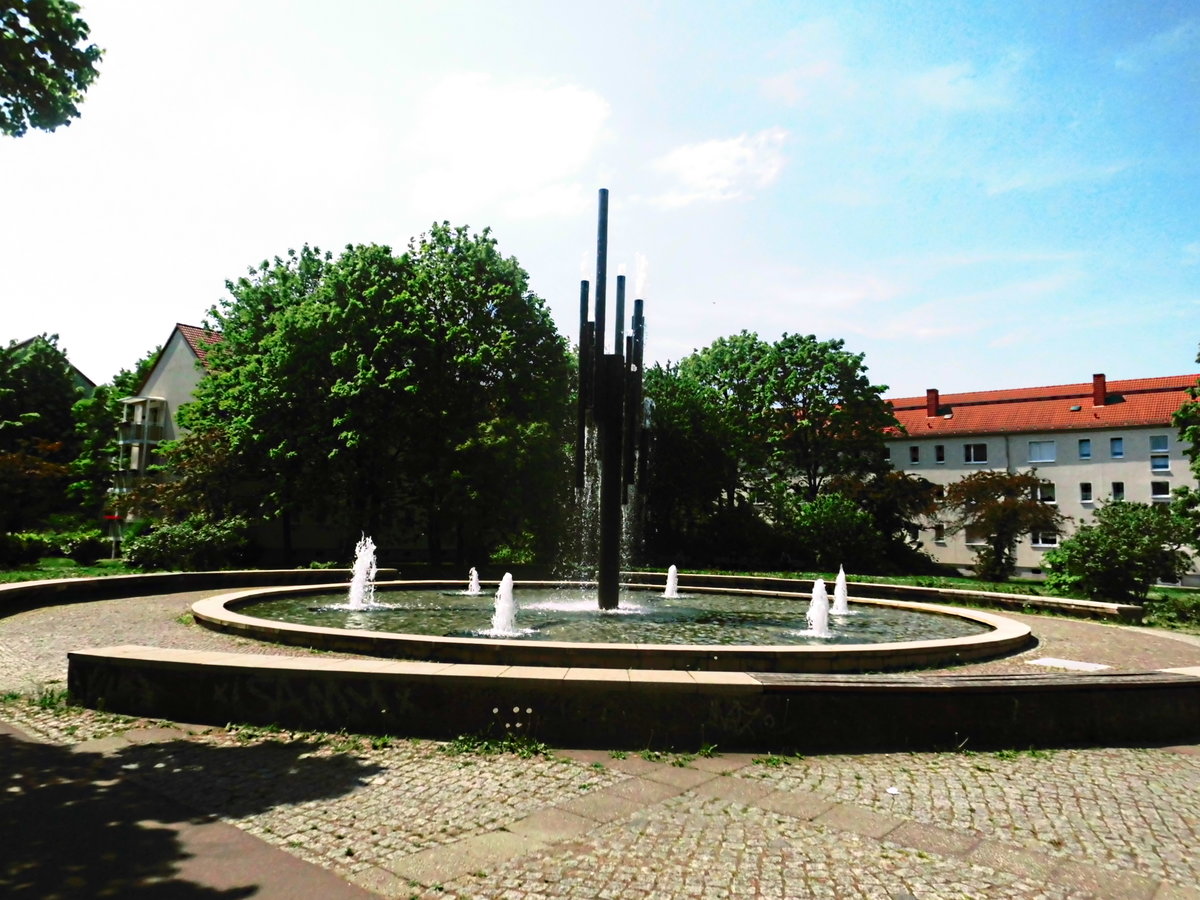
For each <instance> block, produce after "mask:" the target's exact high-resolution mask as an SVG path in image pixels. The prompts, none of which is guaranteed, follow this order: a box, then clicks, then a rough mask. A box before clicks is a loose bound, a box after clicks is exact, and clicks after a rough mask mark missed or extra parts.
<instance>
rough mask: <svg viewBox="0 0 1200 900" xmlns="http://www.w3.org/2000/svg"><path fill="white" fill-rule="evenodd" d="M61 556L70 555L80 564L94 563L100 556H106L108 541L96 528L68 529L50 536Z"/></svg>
mask: <svg viewBox="0 0 1200 900" xmlns="http://www.w3.org/2000/svg"><path fill="white" fill-rule="evenodd" d="M51 540H52V541H53V543H54V544H55V545H57V547H58V550H59V552H60V553H61V554H62V555H63V556H67V557H70V558H71V559H72V560H74V561H75V562H76V563H78V564H79V565H81V566H86V565H89V564H91V563H94V562H95V561H96V560H98V559H100V558H101V557H104V556H107V555H108V554H109V552H110V550H111V548H110V546H109V543H108V541H107V540H105V539H104V535H103V534H102V533H101V531H100V529H98V528H89V529H86V530H82V531H68V532H64V533H62V534H56V535H52V536H51Z"/></svg>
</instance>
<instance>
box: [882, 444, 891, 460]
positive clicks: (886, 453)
mask: <svg viewBox="0 0 1200 900" xmlns="http://www.w3.org/2000/svg"><path fill="white" fill-rule="evenodd" d="M883 458H884V459H886V460H887V461H888V462H891V461H892V448H891V447H884V448H883Z"/></svg>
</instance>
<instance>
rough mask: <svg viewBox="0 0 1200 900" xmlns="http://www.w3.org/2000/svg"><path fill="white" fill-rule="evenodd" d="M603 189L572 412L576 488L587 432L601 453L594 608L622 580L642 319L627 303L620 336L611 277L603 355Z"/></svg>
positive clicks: (606, 605)
mask: <svg viewBox="0 0 1200 900" xmlns="http://www.w3.org/2000/svg"><path fill="white" fill-rule="evenodd" d="M607 257H608V191H607V189H604V188H601V189H600V215H599V227H598V229H597V236H596V295H595V315H594V317H593V318H592V319H590V320H589V318H588V283H587V282H586V281H583V282H581V283H580V286H579V415H578V420H577V433H576V447H575V485H576V488H577V489H578V491H579V492H580V493H581V494H582V491H583V489H584V484H585V477H584V475H585V472H584V468H585V465H586V453H585V444H586V441H587V429H588V427H589V425H594V426H595V428H596V429H597V437H598V440H597V444H598V447H599V456H600V561H599V571H598V573H597V580H598V582H599V588H598V596H599V602H600V608H601V609H616V608H617V603H618V595H619V592H620V577H621V519H622V516H621V507H622V506H623V505H624V504H626V503H628V502H629V491H628V486H629V485H632V484H641V483H643V482H644V478H643V477H640V471H639V470H644V467H645V453H644V452H640V450H641V448H642V354H643V351H644V346H645V329H646V320H645V317H644V316H643V314H642V310H643V305H644V304H643V302H642V301H641V300H634V304H633V310H634V312H633V321H632V322H631V327H630V332H631V334H630V335H629V336H628V337H626V336H625V324H624V321H623V319H624V316H625V276H624V275H620V276H618V277H617V303H616V317H615V318H616V322H615V325H614V329H613V331H614V335H613V352H612V353H605V352H604V333H605V327H604V326H605V321H604V320H605V289H606V282H607V276H608V272H607V269H608V258H607Z"/></svg>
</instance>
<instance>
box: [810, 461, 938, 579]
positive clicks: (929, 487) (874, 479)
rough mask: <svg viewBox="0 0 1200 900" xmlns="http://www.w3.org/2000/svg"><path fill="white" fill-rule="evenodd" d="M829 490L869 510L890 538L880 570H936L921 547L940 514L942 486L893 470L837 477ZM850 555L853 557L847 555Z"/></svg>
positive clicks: (873, 519) (873, 518) (933, 563)
mask: <svg viewBox="0 0 1200 900" xmlns="http://www.w3.org/2000/svg"><path fill="white" fill-rule="evenodd" d="M826 490H828V491H829V492H830V493H832V494H840V495H841V496H843V497H845V498H846V499H848V500H851V501H853V502H854V503H855V504H857V505H858V506H859V508H861V509H863V510H865V511H866V512H867V513H868V514H869V515H870V517H871V519H872V521H873V522H874V523H875V527H876V528H877V529H878V531H879V533H880V534H881V535H882V537H883V538H884V539H885V541H886V546H885V549H884V557H885V562H884V563H883V564H882V565H881V567H880V571H895V572H918V571H922V570H929V571H933V570H934V569H936V567H937V566H936V563H935V562H934V561H933V559H932V558H931V557H930V556H928V555H927V554H925V553H923V552H922V551H921V550H920V542H919V541H918V540H917V537H918V535H919V534H920V529H921V526H922V525H923V524H925V523H926V522H928V521H930V520H932V519H933V518H935V517H936V514H937V509H938V501H937V496H938V488H937V486H936V485H935V484H933V483H932V482H931V481H929V480H928V479H926V478H921V477H920V476H918V475H912V474H909V473H907V472H897V471H895V470H889V471H887V472H882V473H873V474H871V475H868V476H867V477H865V478H855V477H848V476H837V477H835V478H832V479H830V480H829V482H828V483H827V485H826ZM847 558H850V557H847Z"/></svg>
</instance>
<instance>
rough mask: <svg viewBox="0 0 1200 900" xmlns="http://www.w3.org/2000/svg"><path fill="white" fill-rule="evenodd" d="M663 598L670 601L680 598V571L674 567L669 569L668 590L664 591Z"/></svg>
mask: <svg viewBox="0 0 1200 900" xmlns="http://www.w3.org/2000/svg"><path fill="white" fill-rule="evenodd" d="M663 596H664V597H666V598H667V599H669V600H674V599H676V598H677V597H678V596H679V570H678V569H677V568H675V567H674V566H671V567H670V568H669V569H667V589H666V590H665V591H663Z"/></svg>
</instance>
